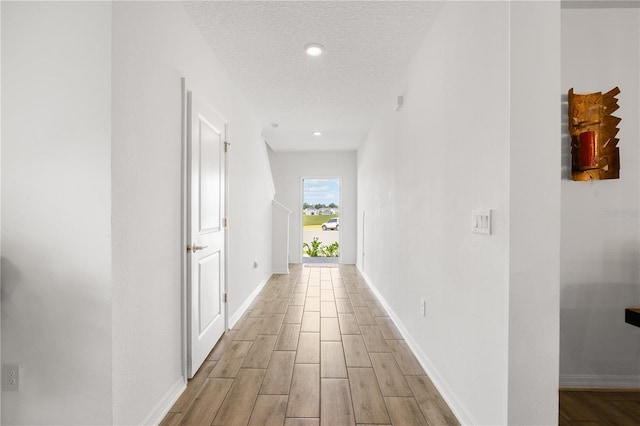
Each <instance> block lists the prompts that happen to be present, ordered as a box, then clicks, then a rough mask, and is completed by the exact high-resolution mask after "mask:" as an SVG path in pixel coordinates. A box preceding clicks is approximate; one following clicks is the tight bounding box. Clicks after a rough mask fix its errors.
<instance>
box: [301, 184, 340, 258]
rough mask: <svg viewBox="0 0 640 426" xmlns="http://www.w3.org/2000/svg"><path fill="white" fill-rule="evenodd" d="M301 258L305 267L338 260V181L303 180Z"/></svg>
mask: <svg viewBox="0 0 640 426" xmlns="http://www.w3.org/2000/svg"><path fill="white" fill-rule="evenodd" d="M302 186H303V201H302V225H303V228H302V256H303V262H305V263H321V262H335V261H336V258H337V257H339V256H340V244H339V241H340V179H303V181H302Z"/></svg>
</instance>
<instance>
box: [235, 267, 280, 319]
mask: <svg viewBox="0 0 640 426" xmlns="http://www.w3.org/2000/svg"><path fill="white" fill-rule="evenodd" d="M270 279H271V275H269V276H268V277H267V278H265V279H264V280H263V281H262V282H261V283H260V284H258V287H256V289H255V290H253V292H252V293H251V294H250V295H249V297H247V299H246V300H245V301H244V303H243V304H242V305H240V307H239V308H238V310H237V311H236V312H235V313H234V314H233V315H231V317H230V318H229V329H231V328H232V327H233V326H234V325H236V323H237V322H238V320H240V318H242V315H244V313H245V312H246V311H247V309H249V306H251V304H252V303H253V301H254V300H255V298H256V297H257V296H258V294H260V292H261V291H262V289H263V288H264V286H265V285H267V282H269V280H270Z"/></svg>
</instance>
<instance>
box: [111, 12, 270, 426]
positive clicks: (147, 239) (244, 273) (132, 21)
mask: <svg viewBox="0 0 640 426" xmlns="http://www.w3.org/2000/svg"><path fill="white" fill-rule="evenodd" d="M113 12H114V13H113V52H114V53H113V182H112V185H113V279H114V302H113V362H114V368H113V387H114V391H113V395H114V412H113V413H114V414H113V416H114V422H115V423H116V424H140V423H142V422H151V421H154V420H155V421H157V420H159V418H158V416H161V415H162V414H164V412H163V411H164V410H166V409H168V408H169V407H168V404H170V403H171V402H172V401H171V400H172V398H174V397H175V396H176V392H177V391H179V390H180V388H181V385H182V384H183V381H182V376H181V374H182V370H181V362H182V361H181V323H180V318H181V316H180V315H181V314H180V307H181V287H180V279H181V271H180V259H181V256H182V249H183V248H182V247H181V242H180V211H181V195H180V189H181V184H180V180H181V171H180V146H181V133H180V128H181V121H180V120H181V110H180V108H181V104H180V99H181V89H180V87H181V86H180V78H181V77H183V76H184V77H186V79H187V85H188V86H189V88H191V89H192V90H194V91H197V92H199V94H200V95H201V96H203V97H204V98H205V99H207V100H208V101H209V102H210V103H211V105H212V106H213V107H214V108H216V109H217V110H218V111H219V113H220V114H221V115H222V116H223V117H226V118H227V119H228V121H229V138H230V140H229V141H230V142H231V144H232V146H231V153H230V156H229V175H230V176H229V178H230V181H229V187H230V191H229V214H230V229H229V239H230V242H229V253H228V259H229V270H228V279H229V299H230V302H229V314H230V316H231V315H233V314H234V312H235V311H236V310H237V309H238V307H239V306H241V305H242V303H243V302H244V299H245V298H246V297H247V296H248V295H249V294H251V293H252V292H253V290H254V289H255V288H256V287H257V286H258V285H259V284H260V283H261V282H264V281H265V280H266V279H267V278H268V277H269V275H270V268H271V258H270V248H271V234H270V227H271V216H270V209H271V199H272V196H273V190H272V189H271V183H270V181H271V176H270V175H269V173H268V164H267V155H266V152H265V147H264V143H263V142H262V140H261V138H260V128H259V127H258V126H257V125H256V124H255V122H254V121H253V119H252V116H251V112H250V111H249V109H248V108H247V107H246V105H245V104H244V102H243V101H242V99H241V98H240V97H239V96H238V95H237V94H236V92H235V90H234V89H233V85H232V83H231V81H230V78H229V76H228V75H227V74H226V72H225V71H224V70H223V68H222V67H221V65H220V64H219V62H218V61H217V59H216V58H215V57H214V56H213V55H212V53H211V52H210V50H209V48H208V46H207V45H206V43H205V41H204V39H203V38H202V37H201V36H200V34H199V33H198V32H197V30H196V29H195V27H194V25H193V24H192V22H191V20H190V18H189V17H188V15H187V14H186V12H185V11H184V9H183V6H182V5H181V4H180V3H176V2H135V3H129V2H116V3H114V4H113ZM254 259H259V261H260V264H261V266H260V267H259V268H257V269H253V266H252V264H253V260H254Z"/></svg>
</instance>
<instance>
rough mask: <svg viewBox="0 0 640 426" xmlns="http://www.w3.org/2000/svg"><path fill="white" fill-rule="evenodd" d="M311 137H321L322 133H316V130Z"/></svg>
mask: <svg viewBox="0 0 640 426" xmlns="http://www.w3.org/2000/svg"><path fill="white" fill-rule="evenodd" d="M313 136H322V132H318V131H317V130H316V131H315V132H313Z"/></svg>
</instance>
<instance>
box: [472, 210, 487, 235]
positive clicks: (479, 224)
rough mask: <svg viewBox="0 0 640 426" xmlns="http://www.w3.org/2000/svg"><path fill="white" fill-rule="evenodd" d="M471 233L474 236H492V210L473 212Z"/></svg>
mask: <svg viewBox="0 0 640 426" xmlns="http://www.w3.org/2000/svg"><path fill="white" fill-rule="evenodd" d="M471 231H472V232H473V233H474V234H487V235H491V210H473V211H472V212H471Z"/></svg>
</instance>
